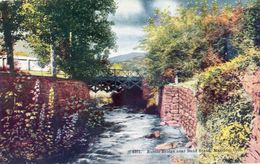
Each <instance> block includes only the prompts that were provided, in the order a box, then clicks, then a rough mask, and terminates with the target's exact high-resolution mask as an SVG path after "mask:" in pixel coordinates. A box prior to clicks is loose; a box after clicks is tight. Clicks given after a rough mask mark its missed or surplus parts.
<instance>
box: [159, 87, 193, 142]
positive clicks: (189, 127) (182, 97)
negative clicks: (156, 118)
mask: <svg viewBox="0 0 260 164" xmlns="http://www.w3.org/2000/svg"><path fill="white" fill-rule="evenodd" d="M162 92H163V93H162V100H161V109H160V116H161V119H162V121H163V122H165V123H166V124H168V125H171V126H181V127H183V129H184V130H185V132H186V135H187V137H188V139H189V140H190V141H192V140H193V139H194V138H195V132H196V98H195V96H194V94H193V92H192V91H191V90H190V89H186V88H181V87H174V86H165V87H164V88H163V91H162Z"/></svg>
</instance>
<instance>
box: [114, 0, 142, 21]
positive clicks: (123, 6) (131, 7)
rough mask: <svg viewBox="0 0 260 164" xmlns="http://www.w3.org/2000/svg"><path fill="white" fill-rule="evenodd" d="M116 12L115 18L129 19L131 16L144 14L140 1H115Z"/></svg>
mask: <svg viewBox="0 0 260 164" xmlns="http://www.w3.org/2000/svg"><path fill="white" fill-rule="evenodd" d="M116 3H117V6H118V8H117V10H116V15H115V16H116V17H125V18H129V17H130V16H133V15H138V14H141V13H142V12H144V8H143V6H142V3H141V2H140V0H116Z"/></svg>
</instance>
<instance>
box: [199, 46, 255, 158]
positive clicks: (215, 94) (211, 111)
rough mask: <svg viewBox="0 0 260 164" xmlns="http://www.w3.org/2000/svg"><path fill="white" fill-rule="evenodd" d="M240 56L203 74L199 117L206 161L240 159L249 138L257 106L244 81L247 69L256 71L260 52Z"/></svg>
mask: <svg viewBox="0 0 260 164" xmlns="http://www.w3.org/2000/svg"><path fill="white" fill-rule="evenodd" d="M250 52H251V53H250V54H251V55H247V56H246V55H240V56H238V57H236V58H234V59H233V60H231V61H230V62H226V63H223V64H221V65H219V66H215V67H211V68H209V69H208V70H207V71H205V72H203V73H201V74H200V76H199V82H198V85H197V87H198V88H197V89H198V94H197V96H198V101H199V108H198V112H197V117H198V120H199V123H200V124H201V126H202V128H201V129H204V131H206V133H203V134H200V135H199V136H198V137H199V138H206V140H200V141H199V142H201V143H199V145H200V146H201V148H204V149H208V148H209V149H210V151H209V152H207V153H203V154H202V156H201V158H202V159H201V160H202V161H207V162H212V161H214V162H216V163H219V162H228V163H232V162H240V160H241V157H242V156H243V155H244V154H245V150H246V143H247V141H248V140H249V135H250V125H251V121H252V118H253V117H252V111H253V105H252V100H251V99H250V98H249V96H248V95H247V93H246V92H245V90H243V89H242V88H243V86H242V84H241V82H240V79H241V77H243V75H244V74H245V72H247V73H248V72H254V71H255V70H256V68H257V62H259V59H258V57H259V54H258V55H257V53H254V50H251V51H250Z"/></svg>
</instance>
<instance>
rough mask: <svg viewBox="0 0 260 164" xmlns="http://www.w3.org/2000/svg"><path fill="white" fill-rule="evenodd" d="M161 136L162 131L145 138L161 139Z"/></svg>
mask: <svg viewBox="0 0 260 164" xmlns="http://www.w3.org/2000/svg"><path fill="white" fill-rule="evenodd" d="M160 135H161V133H160V131H154V132H153V133H151V134H148V135H146V136H145V138H160Z"/></svg>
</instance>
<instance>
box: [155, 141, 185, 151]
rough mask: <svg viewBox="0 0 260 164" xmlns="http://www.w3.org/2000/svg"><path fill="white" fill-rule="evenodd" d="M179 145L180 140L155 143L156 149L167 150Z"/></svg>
mask: <svg viewBox="0 0 260 164" xmlns="http://www.w3.org/2000/svg"><path fill="white" fill-rule="evenodd" d="M180 145H181V143H180V142H170V143H164V144H160V145H157V146H156V147H155V149H156V150H168V149H175V148H177V147H179V146H180Z"/></svg>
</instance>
